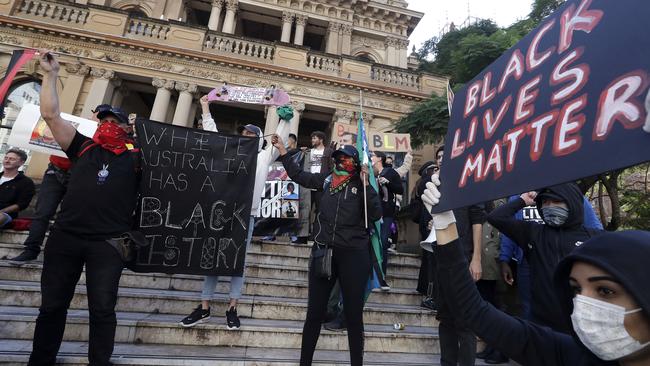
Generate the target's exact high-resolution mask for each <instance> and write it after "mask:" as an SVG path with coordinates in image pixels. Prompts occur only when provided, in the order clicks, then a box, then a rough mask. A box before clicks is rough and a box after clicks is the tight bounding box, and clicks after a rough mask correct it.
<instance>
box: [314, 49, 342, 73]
mask: <svg viewBox="0 0 650 366" xmlns="http://www.w3.org/2000/svg"><path fill="white" fill-rule="evenodd" d="M307 69H308V70H310V71H311V70H316V71H323V72H327V73H334V74H337V75H338V74H340V72H341V58H340V57H336V56H333V55H325V54H318V53H314V52H309V53H308V55H307Z"/></svg>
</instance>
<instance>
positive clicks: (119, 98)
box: [111, 85, 129, 108]
mask: <svg viewBox="0 0 650 366" xmlns="http://www.w3.org/2000/svg"><path fill="white" fill-rule="evenodd" d="M128 95H129V89H128V88H127V87H125V86H124V85H120V87H119V88H116V89H115V92H114V93H113V99H111V105H112V106H116V107H120V108H121V106H122V102H123V101H124V97H127V96H128Z"/></svg>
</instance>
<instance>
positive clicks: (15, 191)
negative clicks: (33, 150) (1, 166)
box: [0, 172, 35, 219]
mask: <svg viewBox="0 0 650 366" xmlns="http://www.w3.org/2000/svg"><path fill="white" fill-rule="evenodd" d="M3 174H4V172H3V173H0V177H2V175H3ZM34 192H35V188H34V181H32V179H31V178H29V177H27V176H25V174H24V173H23V172H18V175H17V176H16V177H15V178H14V179H12V180H10V181H8V182H5V183H3V184H2V185H0V209H3V208H5V207H8V206H11V205H18V207H20V211H22V210H24V209H26V208H27V206H29V203H30V202H31V201H32V197H34ZM9 216H11V217H12V218H14V219H15V218H16V217H18V212H12V213H10V214H9Z"/></svg>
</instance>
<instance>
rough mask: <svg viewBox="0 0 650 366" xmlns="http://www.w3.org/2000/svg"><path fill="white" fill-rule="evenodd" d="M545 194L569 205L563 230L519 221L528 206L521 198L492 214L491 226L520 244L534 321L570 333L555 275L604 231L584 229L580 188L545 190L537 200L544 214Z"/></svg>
mask: <svg viewBox="0 0 650 366" xmlns="http://www.w3.org/2000/svg"><path fill="white" fill-rule="evenodd" d="M544 193H551V194H553V195H555V196H559V197H560V198H561V199H562V200H563V201H564V202H565V203H566V204H567V206H568V208H569V217H568V218H567V221H566V222H565V223H564V224H563V225H562V226H560V227H553V226H550V225H544V224H539V223H536V222H532V221H521V220H517V219H515V217H514V216H515V213H516V212H517V211H519V210H521V209H522V208H524V207H525V206H526V203H525V202H524V200H523V199H521V198H520V199H518V200H514V201H512V202H510V203H507V204H505V205H503V206H501V207H498V208H497V209H495V210H494V211H492V212H491V213H490V215H489V216H488V222H490V224H492V225H493V226H494V227H495V228H497V230H499V231H500V232H501V233H503V234H504V235H506V236H507V237H509V238H511V239H512V240H513V241H514V242H515V243H517V245H519V246H520V247H521V248H522V249H523V250H524V254H525V255H526V258H527V259H528V263H530V275H531V292H532V301H531V317H532V320H533V321H535V322H537V323H539V324H542V325H547V326H549V327H551V328H553V329H555V330H559V331H564V332H569V331H570V328H569V327H568V326H567V324H566V322H565V321H564V319H563V318H562V315H561V312H560V306H559V304H558V302H557V300H556V298H555V296H554V293H555V290H554V288H553V273H554V272H555V269H556V267H557V265H558V263H560V261H561V260H562V259H563V258H564V257H566V256H567V255H569V254H570V253H571V252H572V251H573V250H574V249H575V248H577V247H578V246H580V245H581V244H582V243H583V242H585V241H587V240H588V239H589V238H591V237H593V236H596V235H598V234H599V233H600V231H597V230H593V229H585V228H584V227H583V220H584V197H583V195H582V192H581V191H580V188H578V186H577V185H575V184H573V183H566V184H560V185H557V186H553V187H549V188H544V189H542V190H541V191H540V193H539V195H538V199H537V208H538V210H539V212H540V213H541V212H542V210H541V207H542V202H541V201H542V199H541V197H542V196H543V195H544Z"/></svg>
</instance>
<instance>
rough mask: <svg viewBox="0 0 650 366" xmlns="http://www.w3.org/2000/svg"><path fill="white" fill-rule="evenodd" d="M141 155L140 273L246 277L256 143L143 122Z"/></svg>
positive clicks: (139, 129) (139, 127) (138, 125)
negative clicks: (142, 240)
mask: <svg viewBox="0 0 650 366" xmlns="http://www.w3.org/2000/svg"><path fill="white" fill-rule="evenodd" d="M136 130H137V135H138V142H139V143H140V148H141V151H142V179H141V183H140V205H139V212H138V215H137V220H138V225H139V228H140V229H139V230H140V231H142V232H143V233H144V234H145V236H146V237H147V239H148V241H149V243H150V245H149V246H148V247H146V248H144V249H142V250H140V252H139V253H138V256H137V258H136V262H135V264H134V266H132V269H133V270H135V271H138V272H162V273H187V274H201V275H241V274H242V273H243V270H244V257H245V255H246V234H247V231H248V226H249V224H250V211H251V203H252V193H253V185H254V181H255V169H256V164H257V149H258V140H257V138H250V137H245V136H239V135H238V136H233V135H226V134H221V133H213V132H207V131H201V130H194V129H189V128H185V127H179V126H171V125H168V124H163V123H158V122H153V121H145V120H143V121H138V123H136Z"/></svg>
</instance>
